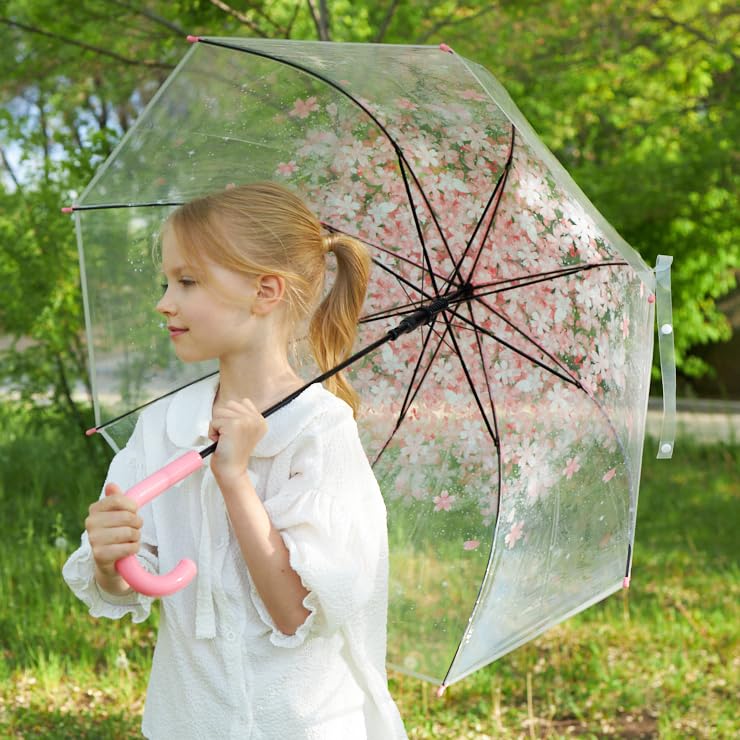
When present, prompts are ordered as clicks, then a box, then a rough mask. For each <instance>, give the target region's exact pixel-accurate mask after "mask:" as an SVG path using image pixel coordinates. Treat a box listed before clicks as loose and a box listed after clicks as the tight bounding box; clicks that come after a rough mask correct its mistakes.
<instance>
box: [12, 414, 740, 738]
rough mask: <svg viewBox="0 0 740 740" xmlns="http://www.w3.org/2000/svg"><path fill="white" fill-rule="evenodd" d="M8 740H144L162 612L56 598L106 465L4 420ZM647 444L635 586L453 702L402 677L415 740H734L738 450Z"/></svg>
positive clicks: (399, 684) (46, 431)
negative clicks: (106, 608)
mask: <svg viewBox="0 0 740 740" xmlns="http://www.w3.org/2000/svg"><path fill="white" fill-rule="evenodd" d="M0 422H2V424H3V428H4V431H5V434H4V438H3V440H2V441H1V442H0V471H1V472H0V533H1V537H0V603H1V604H2V610H1V611H0V737H23V738H69V737H75V738H96V739H98V738H128V737H132V738H133V737H139V724H140V717H141V712H142V709H143V697H144V691H145V687H146V682H147V676H148V666H149V661H150V655H151V648H152V646H153V644H154V637H155V632H156V614H155V615H154V618H153V619H152V620H150V621H149V622H148V623H144V624H143V625H133V624H132V623H131V622H130V620H128V619H126V620H124V621H121V622H110V621H105V620H101V621H96V620H93V619H91V618H90V617H89V616H88V615H87V613H86V610H85V608H84V606H83V605H82V604H80V603H79V602H77V601H76V599H75V598H74V597H73V596H72V595H71V593H70V592H69V591H68V590H67V589H66V587H65V586H64V584H63V582H62V580H61V577H60V575H59V572H60V569H61V565H62V563H63V562H64V560H65V559H66V557H67V555H68V553H69V551H70V550H71V548H72V547H74V546H75V545H74V543H75V542H76V541H77V538H78V536H79V531H80V529H81V526H82V525H81V522H82V521H83V519H84V516H85V512H86V509H87V506H88V504H89V502H90V500H91V499H92V498H93V497H94V496H95V495H96V491H97V489H98V486H99V482H100V480H101V477H102V475H103V472H104V471H103V470H102V468H104V467H105V463H104V461H102V460H101V458H102V455H99V456H98V462H97V463H93V462H92V461H91V459H90V457H89V456H88V454H87V452H86V447H85V445H89V441H85V440H76V439H72V440H66V441H65V442H64V443H62V441H61V440H63V439H64V438H65V437H66V436H68V435H66V434H65V433H63V430H62V427H61V426H59V425H58V424H56V423H55V422H54V421H53V420H50V421H48V422H47V423H45V424H44V425H41V426H38V427H33V426H31V427H29V426H28V424H27V423H25V421H24V423H23V424H21V423H19V420H18V419H13V418H12V417H10V415H9V411H8V410H7V409H6V410H4V411H0ZM654 448H655V445H654V444H648V445H647V451H648V454H647V455H646V459H645V462H644V466H643V480H642V486H641V494H640V506H639V513H638V524H637V540H636V545H635V555H634V564H633V572H632V576H633V580H632V587H631V588H630V589H629V590H628V591H622V592H621V593H619V594H617V595H615V596H612V597H610V598H609V599H607V600H606V601H604V602H602V603H600V604H598V605H596V606H595V607H592V608H591V609H589V610H587V611H586V612H584V613H582V614H580V615H578V616H577V617H575V618H573V619H571V620H569V621H567V622H565V623H563V624H561V625H559V626H557V627H555V628H553V629H552V630H550V631H549V632H547V633H546V634H545V635H543V636H541V637H540V638H539V639H537V640H535V641H534V642H532V643H530V644H528V645H526V646H524V647H523V648H520V649H518V650H516V651H514V652H513V653H511V654H509V655H507V656H505V657H504V658H502V659H501V660H499V661H497V662H496V663H495V664H493V665H491V666H489V667H487V668H485V669H483V670H481V671H479V672H477V673H476V674H474V675H473V676H471V677H470V678H468V679H466V680H464V681H462V682H461V683H459V684H455V685H453V686H451V687H449V688H448V689H447V692H446V693H445V695H444V696H443V697H442V698H437V696H436V693H435V687H434V686H431V685H429V684H426V683H423V682H421V681H418V680H416V679H411V678H409V677H407V676H403V675H400V674H392V675H391V690H392V692H393V694H394V696H395V698H396V699H397V701H398V703H399V706H400V708H401V712H402V715H403V716H404V720H405V723H406V727H407V730H408V732H409V736H410V737H411V738H414V739H416V738H456V739H457V738H489V737H511V738H519V737H522V738H532V737H568V736H572V735H577V736H583V737H624V738H641V737H645V738H647V737H666V738H673V737H676V738H678V737H708V738H709V737H711V738H717V737H720V738H721V737H727V738H730V737H737V736H739V735H740V722H739V721H738V719H737V699H738V697H737V689H738V683H737V676H738V675H740V650H738V629H737V625H738V623H739V621H740V609H739V608H738V604H740V598H739V597H740V578H739V577H738V576H739V568H738V561H737V534H736V528H735V523H736V522H737V520H738V497H739V496H740V483H739V481H738V472H737V471H738V470H740V464H739V463H740V447H739V446H737V445H727V446H721V445H715V446H711V447H701V446H695V445H692V444H690V443H689V442H687V441H684V442H682V443H679V444H678V445H677V448H676V449H677V452H676V457H675V459H674V460H673V461H671V462H664V461H656V460H654V459H653V457H652V455H653V452H654Z"/></svg>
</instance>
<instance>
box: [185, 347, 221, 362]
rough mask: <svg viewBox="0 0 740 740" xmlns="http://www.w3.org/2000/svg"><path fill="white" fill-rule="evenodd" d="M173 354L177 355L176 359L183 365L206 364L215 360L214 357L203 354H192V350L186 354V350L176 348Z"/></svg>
mask: <svg viewBox="0 0 740 740" xmlns="http://www.w3.org/2000/svg"><path fill="white" fill-rule="evenodd" d="M175 354H176V355H177V359H178V360H180V361H181V362H185V363H188V364H190V363H193V362H206V361H207V360H214V359H216V356H215V355H211V354H207V353H203V352H193V351H192V350H191V351H190V352H188V350H186V349H184V348H181V347H176V348H175Z"/></svg>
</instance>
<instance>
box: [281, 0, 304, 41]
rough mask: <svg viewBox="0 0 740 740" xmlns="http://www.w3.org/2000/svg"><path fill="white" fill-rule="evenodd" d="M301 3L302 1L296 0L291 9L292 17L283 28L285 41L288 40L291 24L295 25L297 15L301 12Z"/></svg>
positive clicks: (291, 28) (291, 29)
mask: <svg viewBox="0 0 740 740" xmlns="http://www.w3.org/2000/svg"><path fill="white" fill-rule="evenodd" d="M301 2H302V0H296V4H295V8H293V15H292V16H291V18H290V21H289V22H288V25H287V26H286V27H285V38H286V39H289V38H290V34H291V32H292V31H293V24H294V23H295V19H296V18H297V17H298V13H300V11H301Z"/></svg>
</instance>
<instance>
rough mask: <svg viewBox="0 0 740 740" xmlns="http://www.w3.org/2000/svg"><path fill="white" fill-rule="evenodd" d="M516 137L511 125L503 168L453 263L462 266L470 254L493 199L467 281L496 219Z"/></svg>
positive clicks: (475, 266)
mask: <svg viewBox="0 0 740 740" xmlns="http://www.w3.org/2000/svg"><path fill="white" fill-rule="evenodd" d="M515 138H516V129H515V128H514V126H513V125H512V127H511V142H510V144H509V154H508V157H507V158H506V162H505V164H504V168H503V170H502V172H501V174H500V175H499V178H498V180H497V181H496V185H495V187H494V188H493V191H492V192H491V196H490V197H489V199H488V203H486V206H485V208H484V209H483V213H481V216H480V218H479V219H478V223H476V225H475V228H474V229H473V233H472V234H471V236H470V239H468V243H467V245H466V246H465V249H464V251H463V254H462V256H461V257H460V259H459V260H458V262H457V264H456V265H455V267H456V269H457V268H458V267H460V266H462V263H463V261H464V260H465V258H466V257H467V256H468V254H470V250H471V249H472V246H473V242H474V241H475V237H476V235H477V234H478V230H479V229H480V227H481V226H482V224H483V222H484V221H485V220H486V218H487V216H488V213H489V209H490V208H491V205H492V204H493V203H494V201H495V204H496V205H495V207H494V209H493V212H492V213H491V214H490V218H488V225H487V226H486V230H485V234H484V235H483V237H482V238H481V242H480V248H479V249H478V251H477V254H476V255H475V260H474V261H473V265H472V267H471V268H470V271H469V273H468V278H467V280H468V282H470V280H471V278H472V277H473V273H474V272H475V270H476V268H477V266H478V262H479V261H480V257H481V254H483V247H484V246H485V243H486V240H487V239H488V235H489V234H490V232H491V228H492V227H493V223H494V221H495V220H496V214H497V213H498V207H499V205H500V203H501V196H502V195H503V193H504V188H505V187H506V181H507V180H508V178H509V171H510V168H511V162H512V160H513V155H514V140H515Z"/></svg>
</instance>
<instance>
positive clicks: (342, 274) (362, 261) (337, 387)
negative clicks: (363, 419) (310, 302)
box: [308, 234, 370, 416]
mask: <svg viewBox="0 0 740 740" xmlns="http://www.w3.org/2000/svg"><path fill="white" fill-rule="evenodd" d="M323 242H324V246H325V249H326V250H327V251H330V252H334V256H335V257H336V260H337V271H336V277H335V280H334V285H332V288H331V290H330V291H329V293H328V295H327V296H326V297H325V298H324V300H323V301H322V302H321V304H320V305H319V307H318V308H317V309H316V311H315V312H314V314H313V316H312V318H311V323H310V325H309V329H308V337H309V341H310V344H311V350H312V352H313V355H314V357H315V358H316V361H317V363H318V365H319V367H320V368H321V370H322V371H324V372H325V371H327V370H330V369H331V368H333V367H335V366H336V365H338V364H339V363H341V362H342V361H343V360H346V359H347V358H348V357H349V355H350V353H351V352H352V347H353V345H354V342H355V337H356V336H357V322H358V320H359V318H360V312H361V310H362V304H363V302H364V300H365V293H366V291H367V283H368V279H369V277H370V255H369V254H368V252H367V249H365V247H364V246H363V245H362V243H360V242H359V241H357V239H353V238H352V237H350V236H346V235H344V234H330V235H328V236H325V237H323ZM324 385H325V386H326V388H327V390H329V391H331V392H332V393H334V395H336V396H338V397H339V398H341V399H342V400H343V401H345V402H346V403H348V404H349V405H350V406H351V407H352V411H353V412H354V414H355V416H357V412H358V411H359V407H360V397H359V395H358V394H357V392H356V391H355V390H354V389H353V388H352V386H351V385H350V384H349V382H348V381H347V379H346V378H345V377H344V373H341V372H340V373H337V374H335V375H333V376H332V377H331V378H329V379H327V380H326V381H324Z"/></svg>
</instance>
